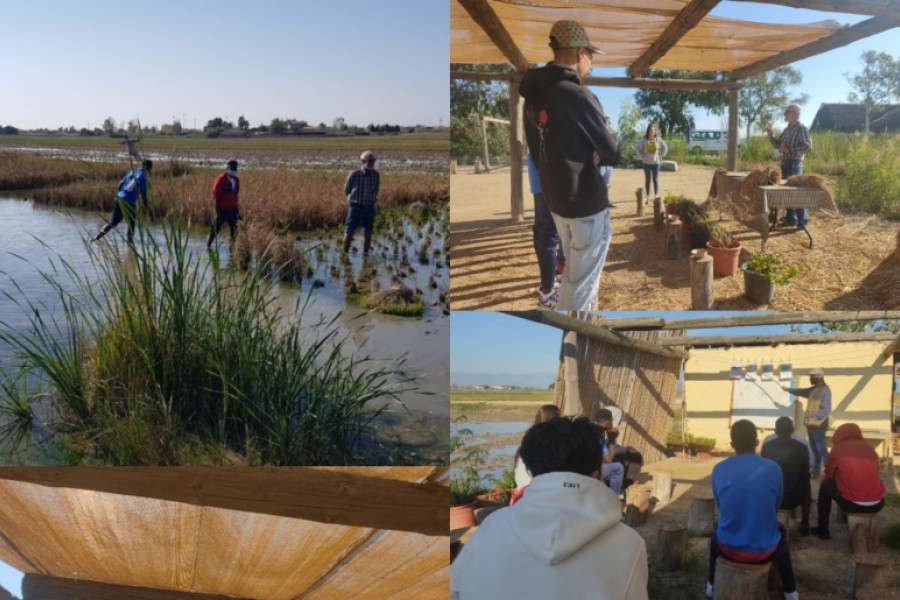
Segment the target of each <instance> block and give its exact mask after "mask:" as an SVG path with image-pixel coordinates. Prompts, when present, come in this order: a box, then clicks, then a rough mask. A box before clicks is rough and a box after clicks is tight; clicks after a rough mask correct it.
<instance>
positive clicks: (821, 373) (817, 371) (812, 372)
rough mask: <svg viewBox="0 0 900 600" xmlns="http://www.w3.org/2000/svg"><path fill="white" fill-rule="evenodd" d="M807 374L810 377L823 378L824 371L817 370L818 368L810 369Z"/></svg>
mask: <svg viewBox="0 0 900 600" xmlns="http://www.w3.org/2000/svg"><path fill="white" fill-rule="evenodd" d="M809 374H810V375H820V376H822V377H825V371H823V370H822V369H819V368H815V369H810V371H809Z"/></svg>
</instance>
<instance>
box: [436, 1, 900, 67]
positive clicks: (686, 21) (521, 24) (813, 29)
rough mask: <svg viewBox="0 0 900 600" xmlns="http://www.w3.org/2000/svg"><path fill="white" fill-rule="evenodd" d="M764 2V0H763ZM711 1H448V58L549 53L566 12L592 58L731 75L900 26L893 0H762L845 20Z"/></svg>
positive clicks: (484, 59) (528, 57) (518, 58)
mask: <svg viewBox="0 0 900 600" xmlns="http://www.w3.org/2000/svg"><path fill="white" fill-rule="evenodd" d="M764 1H765V0H764ZM718 3H719V0H655V1H654V2H644V1H641V0H451V3H450V62H451V63H473V64H507V63H512V64H513V65H514V66H515V67H516V68H517V70H519V71H522V70H524V69H525V68H527V66H528V63H530V64H539V63H543V62H546V61H548V60H550V58H551V57H552V55H551V51H550V49H549V47H548V46H547V42H548V34H549V32H550V28H551V27H552V25H553V23H554V22H556V21H557V20H560V19H574V20H576V21H578V22H580V23H581V24H582V25H583V26H584V27H585V29H586V30H587V32H588V36H589V37H590V39H591V42H592V43H593V44H594V45H595V46H597V47H599V48H600V49H602V50H603V51H604V52H605V53H606V54H605V55H597V56H594V59H593V65H594V66H595V67H625V68H626V69H628V74H629V76H630V77H637V76H639V75H640V74H641V73H642V72H644V71H646V70H647V69H649V68H654V69H687V70H694V71H730V72H732V74H733V75H735V76H736V77H735V78H743V77H746V76H747V75H750V74H752V73H753V72H758V71H764V70H769V69H771V68H774V67H777V66H780V65H782V64H788V63H790V62H794V61H796V60H800V59H801V58H806V57H808V56H813V55H815V54H819V53H821V52H825V51H827V50H830V49H832V48H836V47H839V46H843V45H846V44H848V43H850V42H853V41H856V40H857V39H862V38H863V37H867V36H869V35H873V34H875V33H879V32H880V31H884V30H886V29H890V28H892V27H896V26H898V25H900V16H898V15H900V13H898V10H900V3H898V2H896V1H894V0H880V1H877V2H875V1H872V0H846V2H832V1H830V0H805V1H804V2H799V3H798V2H791V1H790V0H787V1H780V2H779V1H776V0H771V1H769V2H768V3H771V4H782V5H787V6H803V7H806V8H811V9H819V10H836V11H839V12H848V13H858V14H867V15H870V16H872V18H870V19H867V20H865V21H863V22H861V23H858V24H856V25H853V26H845V25H841V24H839V23H837V22H835V21H831V20H828V21H821V22H818V23H809V24H805V25H778V24H768V23H758V22H751V21H740V20H735V19H725V18H720V17H711V16H708V13H709V11H711V10H712V9H713V8H714V7H715V6H716V5H717V4H718Z"/></svg>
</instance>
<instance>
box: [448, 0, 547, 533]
mask: <svg viewBox="0 0 900 600" xmlns="http://www.w3.org/2000/svg"><path fill="white" fill-rule="evenodd" d="M456 1H457V2H459V4H460V5H462V7H463V8H465V9H466V12H468V13H469V16H470V17H472V20H473V21H475V23H477V24H478V26H479V27H481V29H482V30H483V31H484V32H485V33H486V34H487V36H488V37H489V38H491V41H492V42H494V45H495V46H497V48H499V49H500V51H501V52H503V55H504V56H506V58H507V59H509V62H510V63H512V65H513V66H514V67H515V68H516V69H517V70H519V71H527V70H528V69H529V67H531V65H530V64H529V62H528V61H527V60H525V55H524V54H522V51H521V50H519V47H518V46H517V45H516V42H515V40H513V38H512V36H511V35H509V32H508V31H507V30H506V27H505V26H504V25H503V22H502V21H500V17H498V16H497V13H495V12H494V9H493V8H491V7H490V5H489V4H488V3H487V0H456ZM448 518H449V517H448Z"/></svg>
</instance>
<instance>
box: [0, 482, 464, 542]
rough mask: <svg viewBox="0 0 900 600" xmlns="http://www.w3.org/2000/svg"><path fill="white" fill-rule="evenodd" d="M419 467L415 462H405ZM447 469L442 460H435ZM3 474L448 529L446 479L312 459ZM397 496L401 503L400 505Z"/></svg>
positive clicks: (331, 519) (388, 525) (352, 521)
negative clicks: (302, 463) (337, 466)
mask: <svg viewBox="0 0 900 600" xmlns="http://www.w3.org/2000/svg"><path fill="white" fill-rule="evenodd" d="M410 468H416V467H410ZM436 469H444V470H446V468H445V467H437V468H436ZM0 479H6V480H12V481H24V482H28V483H33V484H37V485H43V486H48V487H62V488H74V489H82V490H91V491H96V492H104V493H109V494H125V495H128V496H139V497H143V498H156V499H160V500H167V501H172V502H184V503H187V504H192V505H196V506H211V507H216V508H227V509H230V510H238V511H243V512H250V513H261V514H269V515H276V516H280V517H291V518H296V519H305V520H308V521H316V522H319V523H333V524H340V525H349V526H355V527H372V528H375V529H388V530H396V531H413V532H417V533H422V534H425V535H449V532H450V512H449V511H448V510H447V497H448V496H447V494H448V492H447V487H446V486H443V485H434V484H419V483H414V482H407V481H398V480H394V479H386V478H382V477H378V476H375V475H371V476H370V475H367V474H361V473H360V472H359V471H358V470H354V471H341V470H328V469H321V468H317V467H278V468H274V467H138V468H134V467H64V468H49V467H47V468H40V469H35V468H33V467H0ZM398 502H400V504H401V505H402V510H398V509H397V506H398V504H397V503H398Z"/></svg>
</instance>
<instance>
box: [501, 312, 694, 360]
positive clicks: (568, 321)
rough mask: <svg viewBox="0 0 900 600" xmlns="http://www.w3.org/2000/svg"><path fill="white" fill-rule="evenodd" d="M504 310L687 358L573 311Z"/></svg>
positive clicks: (603, 339) (624, 344)
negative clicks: (581, 317) (581, 316)
mask: <svg viewBox="0 0 900 600" xmlns="http://www.w3.org/2000/svg"><path fill="white" fill-rule="evenodd" d="M503 312H506V314H508V315H512V316H514V317H519V318H520V319H526V320H528V321H534V322H536V323H542V324H544V325H550V326H551V327H556V328H557V329H562V330H563V331H574V332H575V333H577V334H579V335H584V336H587V337H589V338H591V339H594V340H599V341H601V342H607V343H609V344H613V345H615V346H621V347H623V348H631V349H633V350H641V351H643V352H649V353H650V354H656V355H658V356H662V357H665V358H685V354H684V353H683V352H677V351H675V350H672V349H671V348H663V347H662V346H661V345H659V344H654V343H650V342H645V341H643V340H635V339H632V338H630V337H628V336H627V335H623V334H621V333H617V332H614V331H612V330H611V329H609V328H608V327H604V326H601V325H595V324H592V323H588V322H586V321H583V320H582V319H579V318H578V317H575V316H570V314H573V313H570V314H569V315H566V314H561V313H558V312H553V311H550V310H531V311H503Z"/></svg>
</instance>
